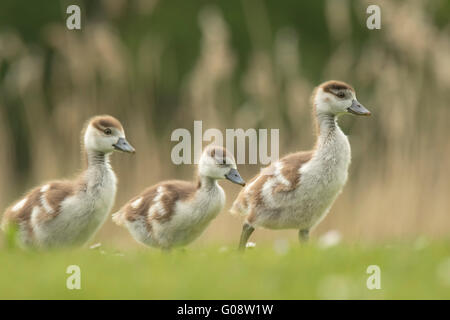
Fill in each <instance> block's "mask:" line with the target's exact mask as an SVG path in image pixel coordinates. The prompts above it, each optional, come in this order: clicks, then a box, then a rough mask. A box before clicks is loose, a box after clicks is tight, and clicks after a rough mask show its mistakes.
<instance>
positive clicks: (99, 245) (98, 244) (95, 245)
mask: <svg viewBox="0 0 450 320" xmlns="http://www.w3.org/2000/svg"><path fill="white" fill-rule="evenodd" d="M101 246H102V244H101V243H100V242H99V243H95V244H93V245H92V246H90V247H89V249H92V250H95V249H98V248H100V247H101Z"/></svg>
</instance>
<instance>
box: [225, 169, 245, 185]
mask: <svg viewBox="0 0 450 320" xmlns="http://www.w3.org/2000/svg"><path fill="white" fill-rule="evenodd" d="M225 178H227V179H228V180H230V181H231V182H233V183H236V184H240V185H241V186H245V181H244V179H242V177H241V175H240V174H239V172H238V171H237V170H236V169H234V168H232V169H231V170H230V172H228V173H227V174H226V175H225Z"/></svg>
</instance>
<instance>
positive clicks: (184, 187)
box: [122, 180, 198, 231]
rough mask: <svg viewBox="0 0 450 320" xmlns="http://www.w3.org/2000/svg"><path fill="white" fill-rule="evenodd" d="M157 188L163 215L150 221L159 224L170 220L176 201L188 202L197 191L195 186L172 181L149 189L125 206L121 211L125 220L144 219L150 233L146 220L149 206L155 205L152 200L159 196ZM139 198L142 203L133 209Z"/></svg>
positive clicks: (158, 214) (149, 225)
mask: <svg viewBox="0 0 450 320" xmlns="http://www.w3.org/2000/svg"><path fill="white" fill-rule="evenodd" d="M159 187H162V196H161V198H160V199H159V201H160V202H161V204H162V208H163V209H164V214H160V213H157V214H156V215H155V216H153V217H151V218H150V219H154V220H156V221H159V222H161V223H164V222H167V221H169V220H170V219H171V218H172V216H173V213H174V209H175V204H176V202H177V201H188V200H189V199H190V198H192V197H193V196H194V194H195V192H196V191H197V190H198V188H197V185H196V184H193V183H190V182H186V181H176V180H174V181H166V182H162V183H159V184H157V185H154V186H152V187H149V188H148V189H146V190H145V191H144V192H142V193H141V194H140V195H138V196H136V197H134V198H133V199H132V200H130V201H129V202H128V203H127V204H126V205H125V208H124V209H122V210H123V214H124V215H125V219H126V220H128V221H130V222H133V221H136V220H137V219H138V218H139V217H146V218H147V222H148V224H147V230H149V231H151V224H150V220H148V218H149V216H148V215H149V210H150V208H151V206H152V205H154V204H156V203H155V202H154V199H155V197H156V196H157V195H158V194H159V192H158V188H159ZM140 198H142V201H141V202H140V203H139V205H138V206H137V207H136V208H133V206H132V204H133V202H135V201H137V200H139V199H140Z"/></svg>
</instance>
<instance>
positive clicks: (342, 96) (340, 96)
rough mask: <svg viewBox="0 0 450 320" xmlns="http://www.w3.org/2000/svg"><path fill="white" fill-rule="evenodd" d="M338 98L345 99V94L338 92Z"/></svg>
mask: <svg viewBox="0 0 450 320" xmlns="http://www.w3.org/2000/svg"><path fill="white" fill-rule="evenodd" d="M337 96H338V97H339V98H341V99H342V98H344V97H345V93H343V92H338V94H337Z"/></svg>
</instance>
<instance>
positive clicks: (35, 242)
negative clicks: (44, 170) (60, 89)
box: [2, 115, 135, 248]
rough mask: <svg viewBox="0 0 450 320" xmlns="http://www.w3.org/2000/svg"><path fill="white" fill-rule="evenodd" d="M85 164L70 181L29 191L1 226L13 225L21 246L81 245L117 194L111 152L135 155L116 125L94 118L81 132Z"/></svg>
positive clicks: (102, 117)
mask: <svg viewBox="0 0 450 320" xmlns="http://www.w3.org/2000/svg"><path fill="white" fill-rule="evenodd" d="M84 150H85V154H86V159H87V168H86V170H85V171H84V172H82V173H81V175H80V176H79V177H78V178H77V179H75V180H74V181H53V182H47V183H45V184H44V185H42V186H40V187H37V188H35V189H33V190H31V191H30V192H28V193H27V194H26V195H25V196H24V197H23V198H22V199H21V200H19V201H18V202H16V203H15V204H13V205H12V206H11V207H10V208H8V209H7V210H6V212H5V214H4V215H3V219H2V229H3V230H6V229H7V228H9V227H10V226H12V225H15V226H16V227H17V231H18V232H17V235H18V238H19V243H20V244H21V245H23V246H24V247H36V248H53V247H72V246H80V245H83V244H84V243H86V242H87V241H88V240H89V239H90V238H91V237H92V236H93V235H94V234H95V232H96V231H97V230H98V229H99V228H100V226H101V225H102V224H103V223H104V222H105V220H106V218H107V216H108V214H109V213H110V211H111V209H112V206H113V204H114V200H115V196H116V183H117V181H116V176H115V174H114V171H113V170H112V168H111V166H110V164H109V157H110V155H111V153H112V152H113V151H122V152H129V153H134V152H135V150H134V148H133V147H132V146H131V145H130V144H129V143H128V142H127V140H126V139H125V133H124V130H123V127H122V125H121V123H120V122H119V121H118V120H117V119H115V118H113V117H111V116H107V115H104V116H96V117H94V118H92V119H90V121H89V122H88V124H87V126H86V128H85V132H84Z"/></svg>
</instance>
